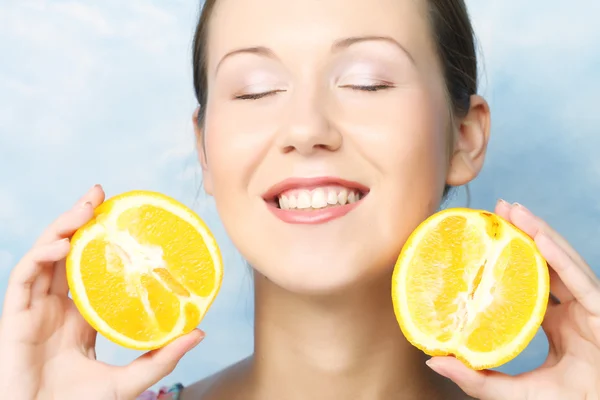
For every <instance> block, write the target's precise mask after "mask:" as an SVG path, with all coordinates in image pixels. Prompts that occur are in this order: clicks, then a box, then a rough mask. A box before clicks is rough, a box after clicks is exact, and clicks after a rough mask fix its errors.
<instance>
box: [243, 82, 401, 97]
mask: <svg viewBox="0 0 600 400" xmlns="http://www.w3.org/2000/svg"><path fill="white" fill-rule="evenodd" d="M340 87H341V88H344V89H353V90H360V91H363V92H377V91H380V90H386V89H392V88H393V87H394V85H388V84H379V85H344V86H340ZM280 92H285V90H272V91H269V92H263V93H249V94H241V95H239V96H235V99H236V100H259V99H262V98H265V97H269V96H273V95H275V94H277V93H280Z"/></svg>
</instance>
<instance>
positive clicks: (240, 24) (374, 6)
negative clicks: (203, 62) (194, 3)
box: [208, 0, 431, 69]
mask: <svg viewBox="0 0 600 400" xmlns="http://www.w3.org/2000/svg"><path fill="white" fill-rule="evenodd" d="M360 36H390V37H392V38H394V39H396V40H397V41H398V42H400V43H401V44H402V45H403V46H404V47H405V48H407V49H408V50H409V52H411V54H412V55H413V57H415V58H419V57H421V56H424V54H422V53H427V52H428V51H430V49H431V46H430V45H431V35H430V29H429V23H428V18H427V11H426V2H425V1H424V0H283V1H282V0H217V2H216V5H215V8H214V10H213V14H212V16H211V19H210V27H209V42H208V54H209V57H208V59H209V60H208V61H209V69H210V66H213V67H214V65H215V64H216V63H217V62H218V60H219V59H220V58H221V57H222V56H223V55H225V54H226V53H228V52H230V51H232V50H236V49H238V48H244V47H255V46H265V47H269V48H271V49H273V50H274V51H275V52H285V51H288V52H291V53H293V55H294V56H296V57H297V56H302V55H304V56H308V55H314V54H315V53H318V52H319V51H320V50H326V49H329V48H330V47H331V44H332V43H333V42H335V41H337V40H340V39H343V38H347V37H360Z"/></svg>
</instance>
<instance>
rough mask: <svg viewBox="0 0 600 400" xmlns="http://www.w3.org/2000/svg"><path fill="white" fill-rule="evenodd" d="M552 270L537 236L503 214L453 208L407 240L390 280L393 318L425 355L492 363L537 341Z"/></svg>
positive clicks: (474, 364)
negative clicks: (533, 238)
mask: <svg viewBox="0 0 600 400" xmlns="http://www.w3.org/2000/svg"><path fill="white" fill-rule="evenodd" d="M548 297H549V274H548V267H547V265H546V261H545V260H544V259H543V258H542V256H541V254H540V253H539V251H538V250H537V247H536V245H535V243H534V242H533V240H532V239H531V238H530V237H529V236H528V235H527V234H525V233H524V232H522V231H521V230H519V229H517V228H516V227H515V226H513V225H512V224H510V223H509V222H507V221H506V220H504V219H502V218H501V217H499V216H497V215H495V214H492V213H490V212H487V211H482V210H471V209H465V208H454V209H448V210H444V211H441V212H438V213H436V214H434V215H433V216H431V217H430V218H428V219H427V220H426V221H424V222H423V223H422V224H421V225H420V226H419V227H418V228H417V229H416V230H415V231H414V232H413V233H412V234H411V236H410V237H409V238H408V240H407V242H406V244H405V245H404V248H403V250H402V253H401V254H400V257H399V258H398V261H397V263H396V266H395V269H394V273H393V278H392V300H393V303H394V311H395V313H396V318H397V319H398V323H399V324H400V328H401V329H402V332H403V333H404V335H405V336H406V338H407V339H408V340H409V341H410V342H411V343H412V344H413V345H414V346H416V347H418V348H419V349H421V350H423V351H424V352H425V353H427V354H429V355H432V356H436V355H453V356H456V357H457V358H458V359H460V360H461V361H463V362H464V363H465V364H466V365H467V366H469V367H470V368H472V369H484V368H494V367H497V366H499V365H502V364H504V363H506V362H508V361H510V360H511V359H513V358H514V357H516V356H517V355H518V354H519V353H520V352H521V351H523V349H525V347H526V346H527V345H528V344H529V342H530V341H531V339H533V337H534V335H535V333H536V332H537V330H538V328H539V326H540V324H541V322H542V320H543V318H544V314H545V312H546V307H547V302H548Z"/></svg>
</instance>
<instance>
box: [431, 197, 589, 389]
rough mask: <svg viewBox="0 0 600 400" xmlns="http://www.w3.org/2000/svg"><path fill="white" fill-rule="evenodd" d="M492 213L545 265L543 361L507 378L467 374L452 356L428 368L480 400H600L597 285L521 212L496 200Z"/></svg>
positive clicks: (547, 231)
mask: <svg viewBox="0 0 600 400" xmlns="http://www.w3.org/2000/svg"><path fill="white" fill-rule="evenodd" d="M496 214H498V215H500V216H501V217H503V218H505V219H506V220H508V221H510V222H511V223H513V224H514V225H515V226H517V227H518V228H520V229H521V230H523V231H524V232H526V233H527V234H528V235H529V236H531V237H532V238H533V239H534V240H535V243H536V244H537V247H538V249H539V250H540V252H541V253H542V256H543V257H544V258H545V259H546V260H547V261H548V264H549V265H550V267H551V268H550V290H551V292H552V294H553V295H554V296H555V297H557V298H558V299H559V300H560V304H557V303H556V302H553V301H550V303H549V304H548V310H547V312H546V316H545V319H544V322H543V324H542V327H543V329H544V331H545V332H546V335H547V337H548V340H549V343H550V351H549V353H548V358H547V359H546V361H545V362H544V364H543V365H542V366H540V367H539V368H537V369H536V370H534V371H531V372H527V373H524V374H521V375H518V376H514V377H513V376H509V375H505V374H502V373H499V372H494V371H473V370H471V369H468V368H467V367H465V366H464V365H463V364H462V363H461V362H460V361H458V360H456V359H455V358H452V357H434V358H432V359H431V360H430V361H429V362H428V365H429V366H430V367H431V368H432V369H433V370H434V371H436V372H438V373H439V374H440V375H443V376H445V377H447V378H449V379H451V380H452V381H454V382H455V383H456V384H457V385H458V386H460V387H461V388H462V389H463V390H464V391H465V392H466V393H467V394H469V395H470V396H473V397H475V398H478V399H481V400H525V399H527V400H533V399H539V400H571V399H572V400H575V399H600V280H598V278H597V277H596V275H595V274H594V272H593V271H592V269H591V268H590V266H589V265H588V264H587V263H586V262H585V261H584V260H583V258H582V257H581V256H580V255H579V254H577V252H576V251H575V250H574V249H573V248H572V247H571V246H570V245H569V244H568V243H567V242H566V240H565V239H564V238H562V237H561V236H560V235H559V234H558V233H556V232H555V231H554V230H553V229H552V228H550V226H548V224H546V223H545V222H544V221H542V220H541V219H540V218H538V217H536V216H535V215H533V214H532V213H531V212H530V211H529V210H527V209H526V208H525V207H523V206H521V205H518V204H514V205H510V204H508V203H506V202H504V201H500V202H499V203H498V205H497V206H496Z"/></svg>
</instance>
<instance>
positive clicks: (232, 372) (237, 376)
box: [181, 357, 251, 400]
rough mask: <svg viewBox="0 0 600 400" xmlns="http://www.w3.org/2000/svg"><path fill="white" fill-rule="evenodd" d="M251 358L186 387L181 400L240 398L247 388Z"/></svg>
mask: <svg viewBox="0 0 600 400" xmlns="http://www.w3.org/2000/svg"><path fill="white" fill-rule="evenodd" d="M250 363H251V357H248V358H245V359H243V360H241V361H239V362H237V363H235V364H233V365H231V366H229V367H227V368H225V369H223V370H221V371H219V372H217V373H215V374H213V375H211V376H209V377H206V378H204V379H202V380H200V381H198V382H196V383H193V384H191V385H189V386H186V387H185V388H184V389H183V393H182V394H181V400H220V399H231V400H235V399H237V398H240V399H241V397H240V395H241V393H243V392H244V391H245V388H246V387H247V371H248V369H249V366H250Z"/></svg>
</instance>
